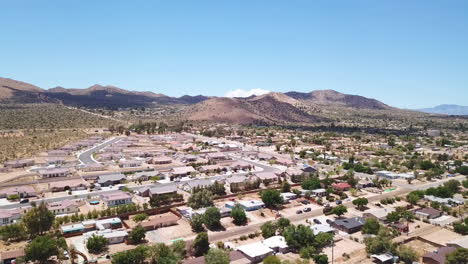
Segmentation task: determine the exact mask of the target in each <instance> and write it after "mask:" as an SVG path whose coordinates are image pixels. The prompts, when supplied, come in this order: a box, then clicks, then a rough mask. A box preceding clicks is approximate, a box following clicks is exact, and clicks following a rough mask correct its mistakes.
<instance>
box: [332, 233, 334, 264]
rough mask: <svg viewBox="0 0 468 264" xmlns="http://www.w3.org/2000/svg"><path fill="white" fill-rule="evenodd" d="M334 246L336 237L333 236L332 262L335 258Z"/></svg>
mask: <svg viewBox="0 0 468 264" xmlns="http://www.w3.org/2000/svg"><path fill="white" fill-rule="evenodd" d="M334 247H335V239H334V238H333V239H332V264H334V259H335V257H334V252H333V248H334Z"/></svg>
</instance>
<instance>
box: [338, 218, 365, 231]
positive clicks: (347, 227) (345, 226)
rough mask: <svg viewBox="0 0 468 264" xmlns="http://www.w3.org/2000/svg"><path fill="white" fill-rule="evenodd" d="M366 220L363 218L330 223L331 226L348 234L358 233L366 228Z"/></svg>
mask: <svg viewBox="0 0 468 264" xmlns="http://www.w3.org/2000/svg"><path fill="white" fill-rule="evenodd" d="M364 223H365V219H364V218H362V217H354V218H346V219H338V220H335V221H333V222H331V223H330V226H331V227H333V228H335V229H338V230H341V231H343V232H346V233H348V234H352V233H356V232H358V231H360V230H361V229H362V227H363V226H364Z"/></svg>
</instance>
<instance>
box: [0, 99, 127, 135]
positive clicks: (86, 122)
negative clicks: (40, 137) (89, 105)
mask: <svg viewBox="0 0 468 264" xmlns="http://www.w3.org/2000/svg"><path fill="white" fill-rule="evenodd" d="M118 124H119V123H118V122H116V121H113V120H110V119H106V118H103V117H100V116H97V115H93V114H90V113H87V112H84V111H80V110H77V109H71V108H67V107H65V106H62V105H58V104H28V105H25V104H21V105H20V104H15V105H13V104H0V130H5V129H57V128H92V127H109V126H110V125H118Z"/></svg>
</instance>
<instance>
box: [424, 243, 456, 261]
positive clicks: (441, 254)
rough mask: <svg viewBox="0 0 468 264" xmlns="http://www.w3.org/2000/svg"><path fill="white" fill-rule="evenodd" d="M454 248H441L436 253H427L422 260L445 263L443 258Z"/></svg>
mask: <svg viewBox="0 0 468 264" xmlns="http://www.w3.org/2000/svg"><path fill="white" fill-rule="evenodd" d="M455 250H456V248H454V247H441V248H439V249H438V250H437V253H434V252H429V253H427V254H426V255H424V256H423V259H425V258H429V259H433V260H435V261H437V262H438V263H440V264H444V263H445V257H446V256H447V255H448V254H450V253H452V252H453V251H455Z"/></svg>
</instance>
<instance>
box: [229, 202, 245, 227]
mask: <svg viewBox="0 0 468 264" xmlns="http://www.w3.org/2000/svg"><path fill="white" fill-rule="evenodd" d="M231 217H232V219H233V222H234V224H235V225H245V224H246V223H247V215H246V214H245V210H244V208H243V207H242V206H240V205H236V206H234V208H232V211H231Z"/></svg>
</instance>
